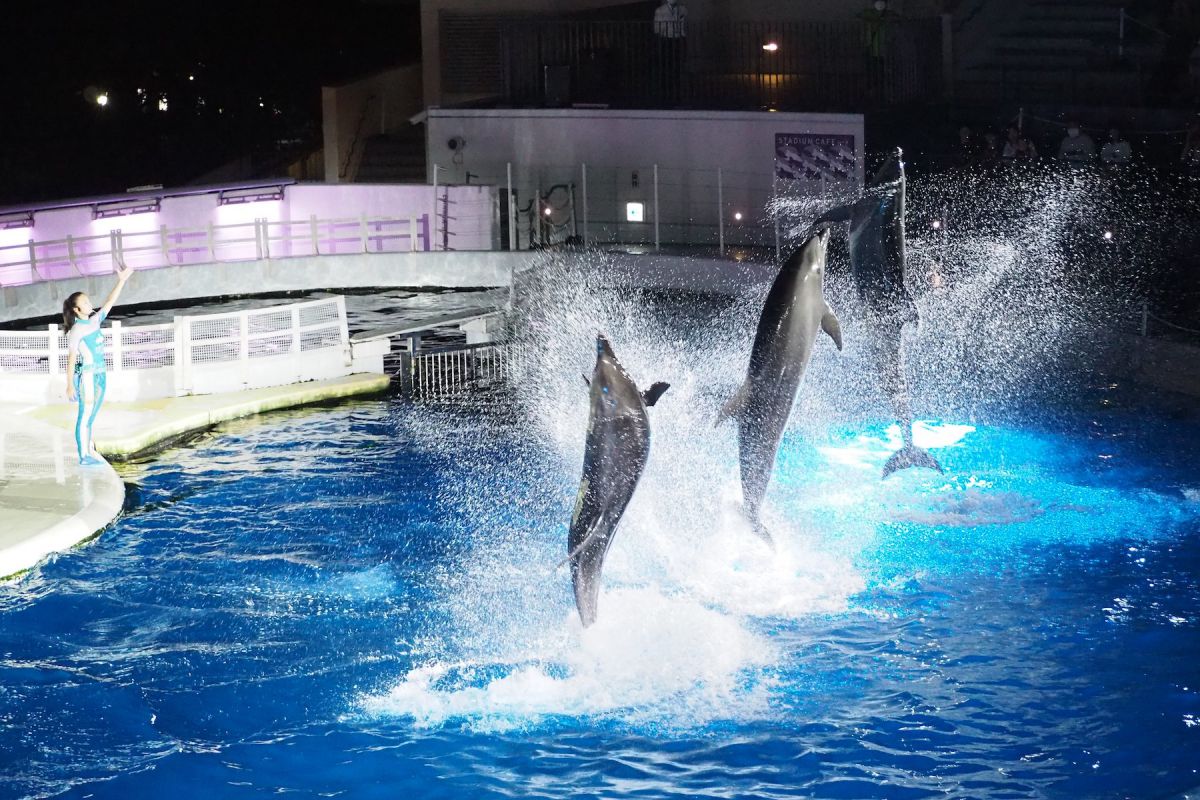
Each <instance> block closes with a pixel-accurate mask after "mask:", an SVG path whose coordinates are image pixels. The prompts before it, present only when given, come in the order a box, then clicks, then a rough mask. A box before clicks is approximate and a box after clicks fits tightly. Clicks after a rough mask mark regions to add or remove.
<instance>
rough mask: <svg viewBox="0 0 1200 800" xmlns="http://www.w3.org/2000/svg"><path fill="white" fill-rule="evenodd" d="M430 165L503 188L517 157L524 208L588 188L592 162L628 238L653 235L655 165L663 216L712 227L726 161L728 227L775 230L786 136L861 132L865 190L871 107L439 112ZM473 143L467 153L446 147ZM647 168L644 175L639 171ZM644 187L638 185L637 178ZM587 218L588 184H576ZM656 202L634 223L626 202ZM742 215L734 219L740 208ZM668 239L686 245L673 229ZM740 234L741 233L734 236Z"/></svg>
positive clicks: (604, 215)
mask: <svg viewBox="0 0 1200 800" xmlns="http://www.w3.org/2000/svg"><path fill="white" fill-rule="evenodd" d="M427 125H428V138H427V143H426V147H427V156H426V163H427V164H428V165H429V169H430V171H431V173H432V170H433V168H434V165H437V166H438V167H439V168H440V169H439V174H440V175H441V177H442V180H447V179H449V180H452V181H461V180H465V177H466V173H467V171H470V172H471V173H472V174H473V175H476V176H478V180H479V181H482V182H484V183H493V184H495V185H497V186H500V187H503V186H504V185H505V182H506V175H505V165H506V164H507V163H508V162H511V163H512V167H513V184H514V188H515V189H516V190H517V193H518V205H521V204H523V203H525V202H528V199H529V198H530V197H531V196H532V193H533V192H534V191H535V190H536V188H538V187H540V188H541V189H542V190H543V191H545V189H546V188H547V187H550V186H552V185H554V184H558V183H571V182H574V183H576V184H581V183H582V176H581V170H580V165H581V164H582V163H586V164H587V171H588V212H589V220H590V222H591V223H594V224H596V225H602V224H604V223H605V222H606V221H609V222H613V223H615V224H617V225H618V226H619V227H620V228H621V230H620V235H621V237H622V238H623V239H624V240H629V239H631V238H632V239H637V238H638V236H639V233H638V230H639V229H640V230H641V231H642V233H643V234H644V236H642V238H643V239H652V237H653V233H652V223H653V219H652V207H653V201H654V181H653V168H654V165H655V164H657V165H658V169H659V209H660V223H661V224H662V225H670V226H683V225H685V224H686V225H691V226H704V225H707V226H712V227H713V228H714V229H715V226H716V222H717V220H716V217H717V210H718V205H717V191H716V184H717V174H716V170H717V167H720V168H721V172H722V175H721V178H722V181H721V182H722V194H723V199H724V212H725V213H724V216H725V224H726V225H727V226H728V227H729V228H730V231H729V233H730V234H731V235H732V234H733V233H735V231H734V230H733V228H735V227H736V225H738V224H741V225H746V226H751V225H758V226H765V225H769V224H770V223H769V222H768V220H767V219H766V217H767V214H766V205H767V203H768V202H769V201H770V199H771V197H772V195H773V192H774V191H775V179H774V174H775V155H776V149H775V136H776V134H780V133H796V134H840V135H849V136H853V137H854V150H855V152H856V155H857V175H856V176H855V181H856V183H857V184H858V185H861V184H862V182H863V166H862V165H863V117H862V115H860V114H794V113H752V112H697V111H612V110H583V109H555V110H540V109H500V110H490V109H489V110H475V109H430V111H429V118H428V122H427ZM455 136H457V137H461V138H462V139H464V140H465V141H466V146H465V147H464V148H462V150H461V151H460V152H461V155H460V156H459V157H458V159H457V160H456V155H455V153H454V152H453V151H451V150H450V149H449V147H448V146H447V142H448V140H450V139H451V138H452V137H455ZM634 173H637V174H636V181H635V175H634ZM635 182H636V186H635V185H634V184H635ZM778 183H779V190H780V191H786V192H794V191H801V192H804V191H810V192H817V191H820V185H819V184H809V183H806V182H797V181H779V182H778ZM576 195H577V199H576V209H577V216H579V215H580V214H581V213H582V212H581V206H582V199H581V197H580V196H581V195H582V186H581V185H579V186H577V190H576ZM630 201H639V202H643V203H645V209H646V222H644V223H641V224H640V225H639V224H637V223H632V224H628V225H627V224H625V223H624V222H623V220H624V214H625V204H626V203H627V202H630ZM735 211H736V212H740V213H742V214H743V221H742V222H741V223H735V222H734V220H733V213H734V212H735ZM663 237H664V241H672V240H674V241H684V240H683V239H679V238H675V237H672V236H669V235H667V234H665V233H664V234H663ZM734 238H736V237H734Z"/></svg>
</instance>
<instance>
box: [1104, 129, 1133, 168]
mask: <svg viewBox="0 0 1200 800" xmlns="http://www.w3.org/2000/svg"><path fill="white" fill-rule="evenodd" d="M1132 160H1133V148H1132V147H1130V146H1129V142H1127V141H1125V140H1124V139H1122V138H1121V132H1120V131H1118V130H1117V129H1116V128H1113V129H1112V130H1110V131H1109V132H1108V141H1107V142H1105V143H1104V147H1102V148H1100V163H1102V164H1106V165H1108V166H1114V165H1115V166H1124V165H1125V164H1128V163H1129V162H1130V161H1132Z"/></svg>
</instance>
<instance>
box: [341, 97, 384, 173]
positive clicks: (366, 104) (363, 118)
mask: <svg viewBox="0 0 1200 800" xmlns="http://www.w3.org/2000/svg"><path fill="white" fill-rule="evenodd" d="M373 102H375V95H374V94H369V95H367V99H366V100H364V101H363V105H362V112H361V113H359V115H358V124H357V125H355V126H354V138H353V139H351V140H350V149H349V150H347V151H346V163H344V164H342V168H341V169H339V170H338V177H339V178H345V177H346V174H347V173H348V172H349V171H350V162H351V161H353V160H354V151H355V150H356V149H358V141H359V138H361V136H362V129H363V125H365V124H366V122H367V112H369V111H370V110H371V103H373Z"/></svg>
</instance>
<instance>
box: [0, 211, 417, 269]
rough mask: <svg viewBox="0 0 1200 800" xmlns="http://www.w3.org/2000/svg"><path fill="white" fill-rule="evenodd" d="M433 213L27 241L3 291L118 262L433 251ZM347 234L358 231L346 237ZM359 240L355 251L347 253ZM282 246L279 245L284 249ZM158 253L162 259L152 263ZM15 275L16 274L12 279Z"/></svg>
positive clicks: (11, 252) (12, 251) (14, 255)
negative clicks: (431, 230)
mask: <svg viewBox="0 0 1200 800" xmlns="http://www.w3.org/2000/svg"><path fill="white" fill-rule="evenodd" d="M429 227H430V226H429V214H428V213H425V214H421V215H419V216H412V217H387V216H375V217H368V216H365V215H363V216H359V217H335V218H331V219H320V218H318V217H316V216H315V215H312V216H309V217H308V218H307V219H293V220H268V219H257V220H254V221H252V222H239V223H229V224H225V225H212V224H210V225H207V226H204V227H196V226H188V227H180V228H168V227H167V226H165V225H161V226H159V227H158V228H156V229H154V230H145V231H133V232H125V231H121V230H113V231H110V232H108V233H104V234H93V235H87V236H67V237H65V238H62V239H44V240H30V241H28V242H24V243H21V244H12V245H4V246H0V286H15V285H24V284H30V283H41V282H43V281H47V280H59V279H63V278H76V277H79V276H89V275H104V274H110V273H113V272H115V263H114V262H115V258H116V256H118V255H119V256H122V257H124V258H125V259H126V260H127V261H128V262H129V263H130V264H131V265H133V266H134V267H137V268H139V269H152V268H156V267H163V266H190V265H195V264H209V263H217V262H230V261H245V260H255V259H262V258H271V257H272V253H271V248H272V247H273V246H274V247H276V249H277V250H282V252H276V253H275V254H274V255H275V256H285V257H296V256H316V255H343V254H347V253H350V252H361V253H372V252H374V253H384V252H415V251H418V250H421V251H428V250H430V249H431V248H432V242H431V233H430V231H429ZM348 228H355V229H357V231H356V233H354V234H353V235H346V234H345V233H344V231H345V230H346V229H348ZM352 242H357V243H358V247H357V248H353V247H348V246H347V245H348V244H349V243H352ZM281 244H282V245H283V247H282V248H281V247H279V245H281ZM155 255H157V256H158V257H157V258H155ZM13 273H19V275H18V276H14V274H13Z"/></svg>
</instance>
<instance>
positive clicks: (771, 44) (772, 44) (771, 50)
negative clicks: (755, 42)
mask: <svg viewBox="0 0 1200 800" xmlns="http://www.w3.org/2000/svg"><path fill="white" fill-rule="evenodd" d="M778 49H779V45H778V44H777V43H776V42H767V43H766V44H764V45H763V50H766V51H767V52H768V53H774V52H775V51H776V50H778Z"/></svg>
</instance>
